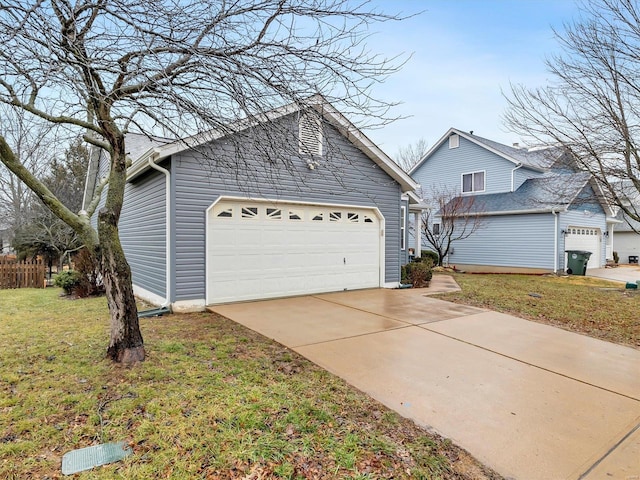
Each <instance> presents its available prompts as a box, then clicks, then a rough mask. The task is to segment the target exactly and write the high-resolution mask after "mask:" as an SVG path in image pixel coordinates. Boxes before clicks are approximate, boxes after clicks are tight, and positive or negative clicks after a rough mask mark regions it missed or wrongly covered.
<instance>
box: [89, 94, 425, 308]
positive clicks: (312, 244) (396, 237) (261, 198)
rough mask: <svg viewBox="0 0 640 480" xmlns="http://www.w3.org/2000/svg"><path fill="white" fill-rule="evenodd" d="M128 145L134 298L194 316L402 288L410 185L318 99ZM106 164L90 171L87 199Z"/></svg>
mask: <svg viewBox="0 0 640 480" xmlns="http://www.w3.org/2000/svg"><path fill="white" fill-rule="evenodd" d="M126 142H127V145H128V149H129V152H128V154H129V156H130V157H131V161H132V164H131V166H130V168H129V172H128V183H127V186H126V190H125V202H124V208H123V211H122V216H121V219H120V224H119V228H120V236H121V241H122V245H123V247H124V250H125V254H126V256H127V259H128V261H129V263H130V265H131V269H132V274H133V283H134V291H135V293H136V295H138V296H139V297H141V298H144V299H146V300H147V301H150V302H151V303H154V304H158V305H171V306H172V307H173V308H174V310H177V311H189V310H201V309H203V308H204V307H205V306H206V305H209V304H215V303H225V302H234V301H242V300H252V299H265V298H275V297H283V296H292V295H301V294H311V293H319V292H330V291H339V290H345V289H357V288H370V287H395V286H397V285H398V284H399V282H400V265H401V264H402V263H404V262H406V240H407V238H406V232H407V224H406V218H407V216H406V209H407V208H408V205H409V203H415V200H410V199H409V197H408V196H407V194H408V193H410V192H413V191H414V190H415V188H416V187H417V184H416V183H415V182H414V181H413V179H412V178H411V177H410V176H409V175H408V174H407V173H406V172H404V171H403V170H402V169H401V168H400V167H399V166H398V165H396V164H395V163H394V162H393V161H392V160H391V159H390V158H389V157H388V156H387V155H386V154H384V152H382V151H381V150H380V149H379V148H378V147H377V146H376V145H374V144H373V143H372V142H371V141H370V140H369V139H368V138H367V137H366V136H365V135H364V134H363V133H362V132H360V131H359V130H358V129H357V128H356V127H355V126H354V125H353V124H351V123H350V122H349V121H348V120H347V119H346V118H345V117H344V116H343V115H342V114H341V113H339V112H338V111H337V110H336V109H335V108H333V107H332V106H331V105H330V104H328V103H327V102H326V101H324V100H323V99H322V98H315V99H314V100H313V101H312V102H310V103H309V104H308V105H305V106H304V108H303V107H300V106H297V105H290V106H286V107H283V108H280V109H277V110H274V111H271V112H267V113H265V114H264V115H263V116H261V117H260V118H255V119H251V120H247V121H244V122H240V123H238V124H237V125H232V126H228V127H225V129H224V131H220V132H209V133H208V134H204V135H200V136H197V137H192V138H187V139H180V140H171V139H164V138H158V137H152V136H147V135H141V134H129V135H127V138H126ZM106 163H107V160H106V159H105V158H104V157H100V159H96V161H95V162H94V165H91V168H90V169H89V170H90V171H89V176H88V181H87V191H88V192H90V191H92V189H93V188H94V185H95V184H96V183H97V181H98V180H99V179H100V178H101V177H102V176H103V175H104V174H105V165H106ZM411 198H412V199H415V198H416V197H415V195H414V196H412V197H411Z"/></svg>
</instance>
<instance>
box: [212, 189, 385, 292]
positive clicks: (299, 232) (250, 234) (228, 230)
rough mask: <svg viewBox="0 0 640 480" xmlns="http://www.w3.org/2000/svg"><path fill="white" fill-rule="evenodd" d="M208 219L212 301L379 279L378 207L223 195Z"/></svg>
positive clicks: (360, 285) (332, 288)
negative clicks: (247, 198) (294, 202)
mask: <svg viewBox="0 0 640 480" xmlns="http://www.w3.org/2000/svg"><path fill="white" fill-rule="evenodd" d="M207 215H208V219H207V303H208V304H212V303H223V302H234V301H241V300H252V299H261V298H274V297H283V296H291V295H302V294H309V293H319V292H331V291H339V290H344V289H356V288H371V287H379V286H380V277H381V275H380V262H381V260H380V257H381V256H380V251H381V250H380V248H381V247H380V244H381V241H382V240H383V238H382V237H381V225H380V223H381V222H380V220H379V218H378V217H377V215H376V213H375V211H374V210H371V209H365V208H358V207H333V206H321V205H297V204H284V203H278V204H274V203H266V202H265V203H262V202H255V201H249V200H246V201H244V200H233V201H231V200H223V201H220V202H218V203H217V204H216V205H214V206H213V208H211V209H209V211H208V213H207Z"/></svg>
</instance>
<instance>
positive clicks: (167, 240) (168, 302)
mask: <svg viewBox="0 0 640 480" xmlns="http://www.w3.org/2000/svg"><path fill="white" fill-rule="evenodd" d="M157 159H158V154H157V153H155V154H152V155H151V156H150V158H149V159H148V160H147V164H148V165H149V167H150V168H153V169H154V170H157V171H159V172H162V173H164V177H165V203H164V205H165V215H166V217H165V229H166V231H165V245H166V247H165V248H166V251H165V262H166V292H167V298H166V301H165V302H164V303H163V304H162V305H161V307H169V308H171V293H172V292H171V209H170V204H169V200H170V198H171V182H170V177H171V174H170V173H169V170H167V169H166V168H162V167H161V166H160V165H158V164H156V163H155V162H156V161H157Z"/></svg>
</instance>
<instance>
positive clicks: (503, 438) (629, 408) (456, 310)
mask: <svg viewBox="0 0 640 480" xmlns="http://www.w3.org/2000/svg"><path fill="white" fill-rule="evenodd" d="M448 278H449V277H444V276H437V277H435V285H433V286H432V287H431V288H429V289H427V290H417V289H416V290H361V291H352V292H340V293H333V294H323V295H312V296H306V297H297V298H288V299H277V300H269V301H261V302H252V303H243V304H233V305H221V306H217V307H212V310H213V311H215V312H217V313H219V314H221V315H224V316H225V317H228V318H230V319H232V320H235V321H237V322H239V323H241V324H243V325H245V326H247V327H249V328H251V329H253V330H256V331H258V332H260V333H262V334H263V335H265V336H267V337H270V338H273V339H275V340H276V341H278V342H280V343H282V344H284V345H286V346H288V347H290V348H291V349H293V350H295V351H296V352H298V353H300V354H302V355H304V356H305V357H307V358H308V359H310V360H311V361H313V362H315V363H316V364H318V365H320V366H322V367H324V368H326V369H327V370H329V371H331V372H333V373H334V374H336V375H338V376H340V377H342V378H343V379H345V380H346V381H347V382H349V383H350V384H352V385H354V386H355V387H357V388H359V389H360V390H362V391H364V392H366V393H368V394H369V395H371V396H372V397H374V398H376V399H377V400H379V401H380V402H382V403H384V404H385V405H387V406H388V407H390V408H392V409H394V410H396V411H397V412H399V413H400V414H402V415H403V416H405V417H408V418H411V419H413V420H414V421H415V422H416V423H418V424H419V425H422V426H424V427H427V428H432V429H434V430H436V431H437V432H439V433H440V434H442V435H443V436H445V437H448V438H451V439H452V440H453V441H454V442H456V443H457V444H458V445H460V446H462V447H464V448H465V449H467V450H468V451H469V452H471V453H472V454H473V455H474V456H476V458H478V459H479V460H480V461H482V462H483V463H485V464H487V465H489V466H490V467H492V468H494V469H495V470H496V471H498V472H499V473H501V474H502V475H504V476H505V477H512V478H517V479H545V480H547V479H549V480H555V479H586V480H595V479H614V480H615V479H621V480H632V479H633V480H638V479H640V351H639V350H635V349H632V348H626V347H622V346H619V345H615V344H611V343H607V342H603V341H600V340H596V339H592V338H590V337H586V336H583V335H578V334H574V333H570V332H567V331H564V330H561V329H557V328H554V327H550V326H547V325H542V324H537V323H534V322H529V321H526V320H522V319H519V318H516V317H512V316H509V315H503V314H499V313H495V312H491V311H487V310H482V309H478V308H473V307H466V306H461V305H456V304H452V303H449V302H445V301H442V300H438V299H434V298H429V297H428V296H426V295H425V293H426V292H429V293H431V292H433V291H434V290H438V289H442V290H448V289H452V288H455V285H454V284H452V281H451V280H447V279H448ZM443 282H444V283H443Z"/></svg>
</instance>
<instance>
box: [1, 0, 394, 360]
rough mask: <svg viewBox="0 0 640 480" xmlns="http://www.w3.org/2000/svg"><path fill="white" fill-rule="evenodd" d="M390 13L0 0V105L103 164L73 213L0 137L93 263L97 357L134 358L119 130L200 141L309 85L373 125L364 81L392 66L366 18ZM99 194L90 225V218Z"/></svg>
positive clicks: (349, 7)
mask: <svg viewBox="0 0 640 480" xmlns="http://www.w3.org/2000/svg"><path fill="white" fill-rule="evenodd" d="M396 18H397V17H394V16H389V15H386V14H382V13H378V12H376V11H373V10H371V9H369V7H368V6H367V2H357V3H353V2H351V1H348V0H237V1H234V2H220V1H218V0H199V1H184V2H178V1H175V0H158V1H155V2H149V1H141V0H83V1H79V2H76V1H72V0H45V1H41V0H5V1H3V3H2V6H1V7H0V42H1V43H2V45H3V48H2V50H1V51H0V102H3V103H6V104H8V105H12V106H15V107H16V108H19V109H22V110H24V111H25V112H28V113H29V114H31V115H33V116H34V117H37V118H40V119H44V120H46V121H47V122H50V123H52V124H55V125H59V126H64V128H66V129H68V130H69V131H71V132H80V133H84V139H85V140H86V141H87V142H89V143H91V144H92V145H94V146H96V147H99V148H102V149H103V150H104V151H105V152H106V154H107V155H108V158H109V161H110V170H109V173H108V176H107V177H106V178H105V180H104V181H103V182H101V183H100V185H98V188H96V191H95V196H94V198H93V199H92V201H91V202H90V203H89V204H88V205H87V208H86V211H80V212H77V213H76V212H73V211H72V210H70V209H69V208H67V207H66V206H64V204H63V203H62V202H61V201H60V199H58V198H56V196H55V195H53V194H52V192H51V191H50V190H49V189H48V188H47V187H46V186H45V185H44V184H43V183H42V182H41V181H39V180H38V179H37V178H36V176H35V175H34V173H33V172H32V171H30V169H29V168H28V166H26V165H25V164H24V163H22V162H21V158H20V157H19V155H18V154H17V153H16V152H15V151H14V148H12V145H10V143H9V141H8V140H7V139H5V138H4V137H0V160H1V161H2V162H3V163H4V164H5V165H6V166H7V167H8V168H9V170H11V171H12V172H13V173H14V174H15V175H16V176H17V177H19V178H20V179H21V180H22V181H23V182H24V183H25V184H26V185H27V186H28V187H29V188H30V189H31V190H33V191H34V192H35V194H36V195H37V196H38V197H39V198H40V199H41V200H42V201H43V202H44V204H45V205H46V206H47V207H48V208H49V209H51V211H52V212H53V213H54V214H55V215H56V216H58V217H59V218H60V219H62V220H63V221H64V222H65V223H67V224H68V225H70V226H71V227H72V228H73V229H74V231H75V232H77V233H78V235H79V236H80V237H81V239H82V241H83V243H84V244H85V245H86V246H87V248H88V249H89V251H90V252H92V254H93V255H95V257H96V258H98V259H99V260H100V264H101V271H102V275H103V278H104V284H105V289H106V294H107V300H108V304H109V310H110V312H111V339H110V343H109V347H108V350H107V353H108V356H109V357H110V358H112V359H113V360H115V361H121V362H136V361H142V360H143V359H144V357H145V352H144V345H143V339H142V335H141V333H140V329H139V325H138V318H137V311H136V306H135V301H134V296H133V289H132V284H131V271H130V268H129V265H128V263H127V261H126V258H125V255H124V252H123V249H122V246H121V244H120V239H119V235H118V220H119V218H120V213H121V210H122V205H123V198H124V188H125V183H126V175H127V165H128V158H127V146H126V145H125V134H126V133H127V132H128V131H129V130H135V129H137V130H138V131H142V132H152V133H161V134H165V135H166V134H167V132H168V133H170V134H171V135H172V136H174V137H175V138H183V137H186V136H188V135H196V137H192V138H206V137H203V136H202V135H200V136H199V137H198V136H197V134H203V132H212V131H214V132H216V135H215V136H218V137H219V135H220V133H225V132H230V131H232V129H231V127H230V125H237V124H238V122H239V121H244V122H245V124H247V122H249V123H250V122H251V121H252V120H259V119H262V118H263V117H262V115H263V113H264V112H265V111H268V110H270V109H272V108H274V107H276V106H281V105H283V104H289V103H295V104H298V105H300V104H302V103H303V102H304V101H305V99H306V98H308V97H309V96H310V95H312V94H316V93H319V94H322V95H324V97H325V98H326V99H327V100H328V101H330V102H332V103H333V104H335V105H337V106H339V108H341V110H343V111H344V112H345V113H347V114H350V113H354V112H355V113H359V114H361V115H365V116H368V117H369V118H372V119H375V120H376V121H377V122H378V123H384V121H385V120H386V119H387V118H388V116H387V110H388V107H389V105H388V104H385V103H384V102H378V101H376V100H375V99H374V98H373V97H372V94H371V86H372V85H373V84H375V83H376V82H379V81H382V80H383V79H384V78H385V77H386V75H388V74H390V73H392V72H393V71H394V70H395V69H396V67H397V64H396V65H391V64H390V62H389V60H387V59H385V58H379V57H377V56H375V55H373V54H371V53H370V52H369V51H368V50H367V48H366V46H365V43H364V42H365V40H366V37H367V35H369V27H370V25H371V24H373V23H375V22H381V21H386V20H392V19H396ZM392 63H396V62H392ZM213 136H214V135H212V137H213ZM273 161H278V160H277V159H274V160H273ZM107 185H108V187H107ZM105 187H106V188H105ZM103 190H104V201H103V206H101V208H100V209H99V211H98V212H97V219H98V222H97V229H94V228H93V227H92V225H91V223H90V218H91V216H92V215H93V214H94V212H95V211H96V209H97V208H98V205H99V203H100V198H101V195H102V193H103Z"/></svg>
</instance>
